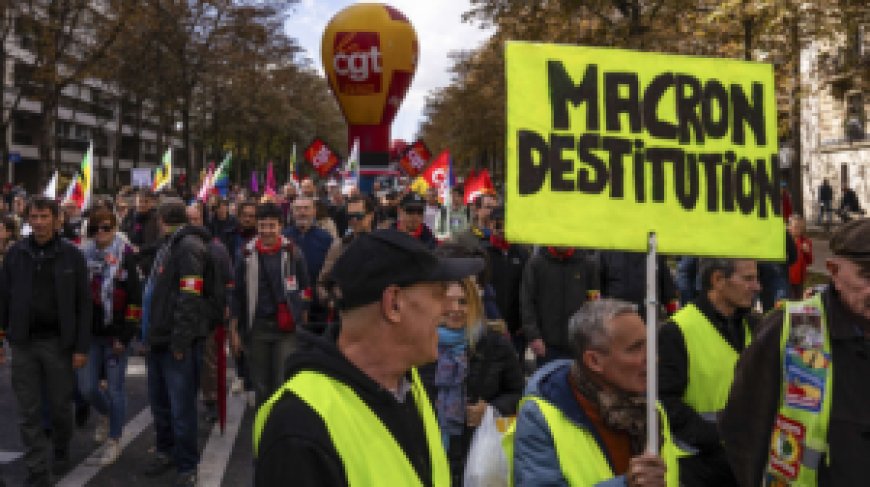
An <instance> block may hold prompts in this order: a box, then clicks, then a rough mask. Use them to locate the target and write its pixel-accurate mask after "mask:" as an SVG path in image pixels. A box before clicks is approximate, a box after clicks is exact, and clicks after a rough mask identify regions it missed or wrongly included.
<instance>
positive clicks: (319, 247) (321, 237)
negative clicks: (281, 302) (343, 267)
mask: <svg viewBox="0 0 870 487" xmlns="http://www.w3.org/2000/svg"><path fill="white" fill-rule="evenodd" d="M284 236H285V237H287V238H289V239H291V240H293V243H295V244H296V245H297V246H298V247H299V248H300V249H301V250H302V254H303V255H304V256H305V263H306V264H307V265H306V267H308V277H309V279H308V282H316V281H317V278H318V277H319V276H320V270H321V269H323V261H325V260H326V253H327V252H329V247H330V246H331V245H332V235H330V234H329V233H328V232H327V231H326V230H324V229H322V228H320V227H316V226H313V227H311V228H309V229H308V231H307V232H305V233H304V234H303V233H302V232H301V231H299V228H297V227H296V226H295V225H294V226H291V227H287V228H285V229H284Z"/></svg>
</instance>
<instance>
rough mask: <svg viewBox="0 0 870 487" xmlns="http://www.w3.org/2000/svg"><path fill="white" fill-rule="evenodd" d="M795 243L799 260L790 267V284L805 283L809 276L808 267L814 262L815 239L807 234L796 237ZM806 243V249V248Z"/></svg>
mask: <svg viewBox="0 0 870 487" xmlns="http://www.w3.org/2000/svg"><path fill="white" fill-rule="evenodd" d="M789 236H790V237H791V238H792V239H794V245H795V247H797V260H796V261H795V262H794V264H792V265H790V266H789V268H788V282H789V284H794V285H798V284H803V283H804V281H805V280H806V278H807V267H809V265H810V264H812V263H813V241H812V240H810V239H809V238H808V237H807V236H805V235H804V236H801V237H794V236H791V234H789ZM804 244H806V249H804Z"/></svg>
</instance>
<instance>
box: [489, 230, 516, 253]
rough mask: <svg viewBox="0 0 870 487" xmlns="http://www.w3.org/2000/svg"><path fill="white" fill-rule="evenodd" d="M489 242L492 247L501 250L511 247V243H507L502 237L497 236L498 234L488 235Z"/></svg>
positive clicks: (504, 250) (505, 250)
mask: <svg viewBox="0 0 870 487" xmlns="http://www.w3.org/2000/svg"><path fill="white" fill-rule="evenodd" d="M489 244H490V245H492V246H493V247H494V248H496V249H499V250H501V251H502V252H507V251H508V249H510V248H511V244H509V243H508V241H507V240H505V239H504V237H499V236H498V235H495V234H492V235H490V237H489Z"/></svg>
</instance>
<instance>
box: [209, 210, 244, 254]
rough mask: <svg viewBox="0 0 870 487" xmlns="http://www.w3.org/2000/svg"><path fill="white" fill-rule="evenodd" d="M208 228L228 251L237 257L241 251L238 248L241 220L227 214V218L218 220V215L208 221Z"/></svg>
mask: <svg viewBox="0 0 870 487" xmlns="http://www.w3.org/2000/svg"><path fill="white" fill-rule="evenodd" d="M208 229H209V231H210V232H211V234H212V235H213V236H214V237H215V238H217V239H218V240H220V241H221V243H222V244H223V246H224V248H225V249H226V251H227V253H228V254H229V255H230V256H231V257H233V258H235V255H236V253H237V252H238V251H239V249H238V248H236V244H237V243H238V239H237V238H236V235H237V234H238V232H239V221H238V220H236V217H234V216H232V215H227V218H226V220H218V218H217V216H215V217H213V218H212V219H211V221H209V223H208Z"/></svg>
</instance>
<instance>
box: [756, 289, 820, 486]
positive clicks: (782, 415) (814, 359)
mask: <svg viewBox="0 0 870 487" xmlns="http://www.w3.org/2000/svg"><path fill="white" fill-rule="evenodd" d="M780 354H781V357H782V377H783V381H782V383H783V384H782V393H781V395H780V406H779V410H778V411H777V415H776V417H775V418H774V423H773V432H772V434H771V437H770V443H771V444H770V455H769V457H768V461H767V468H766V469H765V476H764V485H765V486H771V487H773V486H777V487H780V486H790V487H816V485H818V479H817V477H818V469H819V465H820V464H821V462H822V459H823V458H824V459H825V460H826V461H827V462H828V463H830V456H829V455H828V423H829V420H830V417H831V397H832V395H831V387H832V386H833V384H834V382H833V380H832V376H833V373H834V366H833V364H832V363H831V338H830V335H829V334H828V324H827V320H826V318H825V310H824V306H823V305H822V300H821V296H820V295H816V296H813V297H812V298H810V299H808V300H806V301H801V302H794V303H787V304H786V306H785V313H784V314H783V323H782V335H781V338H780Z"/></svg>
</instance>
